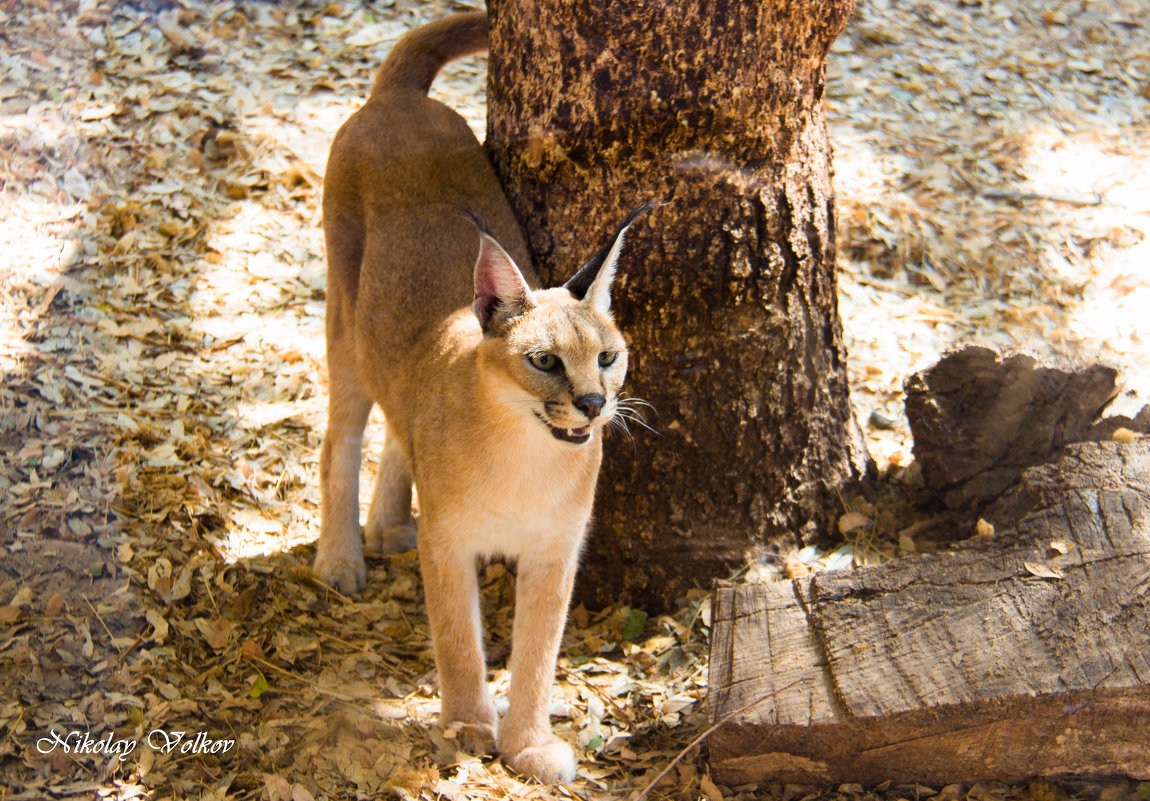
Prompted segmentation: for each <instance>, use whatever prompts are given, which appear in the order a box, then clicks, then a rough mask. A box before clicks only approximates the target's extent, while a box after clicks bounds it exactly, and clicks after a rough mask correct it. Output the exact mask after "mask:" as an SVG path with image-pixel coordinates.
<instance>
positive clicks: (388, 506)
mask: <svg viewBox="0 0 1150 801" xmlns="http://www.w3.org/2000/svg"><path fill="white" fill-rule="evenodd" d="M384 436H385V438H384V441H383V454H382V455H381V456H380V458H379V472H378V473H376V476H375V492H374V493H373V494H372V497H371V508H370V509H369V510H368V513H367V528H366V529H365V531H364V544H365V546H366V548H367V552H368V553H375V554H378V553H397V552H401V551H409V550H411V549H412V548H414V547H415V521H414V520H413V519H412V517H411V465H410V463H409V462H408V459H407V454H405V453H404V452H403V447H402V446H401V445H400V442H399V438H398V437H397V436H396V435H395V434H394V433H393V432H392V430H391V428H390V427H388V429H387V433H386V434H385V435H384Z"/></svg>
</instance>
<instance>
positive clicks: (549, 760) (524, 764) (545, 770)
mask: <svg viewBox="0 0 1150 801" xmlns="http://www.w3.org/2000/svg"><path fill="white" fill-rule="evenodd" d="M503 762H504V764H506V765H507V766H508V767H509V768H511V769H512V770H513V771H515V772H516V773H518V774H520V775H521V776H524V777H526V778H529V779H535V780H536V781H538V782H540V783H541V784H567V783H569V782H573V781H575V752H574V751H572V750H571V746H569V745H567V743H565V742H563V741H562V740H560V739H559V738H558V737H556V738H554V739H552V740H551V741H550V742H547V743H544V744H543V745H530V746H528V747H526V748H524V749H522V750H520V751H517V752H515V753H513V754H506V753H505V754H504V755H503Z"/></svg>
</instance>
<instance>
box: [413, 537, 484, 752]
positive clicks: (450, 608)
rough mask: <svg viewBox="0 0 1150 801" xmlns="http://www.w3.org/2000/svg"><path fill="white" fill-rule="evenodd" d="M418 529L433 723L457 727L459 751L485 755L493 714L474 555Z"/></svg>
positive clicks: (445, 539)
mask: <svg viewBox="0 0 1150 801" xmlns="http://www.w3.org/2000/svg"><path fill="white" fill-rule="evenodd" d="M420 528H421V529H422V531H420V533H419V565H420V570H421V571H422V573H423V591H424V594H425V595H426V597H427V615H428V618H429V619H430V621H431V639H432V644H433V645H434V647H435V666H436V668H437V669H438V671H439V697H440V701H441V709H440V715H439V722H440V725H442V726H443V728H444V729H449V728H452V727H453V726H454V727H455V728H457V730H458V736H459V738H460V742H461V744H462V746H463V748H464V750H466V751H469V752H471V753H473V754H482V753H490V752H491V748H492V746H494V744H495V728H496V715H495V704H494V703H493V702H492V700H491V693H490V692H489V691H488V689H487V664H486V662H485V661H484V658H483V636H482V629H481V625H482V624H481V621H480V617H479V584H478V580H477V578H476V562H475V555H474V554H472V553H466V552H464V551H462V550H461V549H456V548H450V547H448V542H450V540H448V539H447V538H445V537H443V536H441V534H442V532H441V531H438V530H437V529H436V527H435V525H434V523H432V522H431V521H427V520H424V521H423V522H422V523H421V525H420ZM456 724H461V726H456Z"/></svg>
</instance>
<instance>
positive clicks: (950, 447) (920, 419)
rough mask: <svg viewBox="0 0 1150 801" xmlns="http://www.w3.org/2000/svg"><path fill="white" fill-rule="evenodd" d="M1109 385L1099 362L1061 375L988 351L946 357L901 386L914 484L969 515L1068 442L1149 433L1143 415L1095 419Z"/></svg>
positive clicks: (1114, 391) (1112, 391)
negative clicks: (1122, 432)
mask: <svg viewBox="0 0 1150 801" xmlns="http://www.w3.org/2000/svg"><path fill="white" fill-rule="evenodd" d="M1117 379H1118V371H1117V370H1115V369H1114V368H1112V367H1106V366H1104V365H1101V364H1092V365H1090V366H1089V367H1086V368H1083V369H1081V370H1066V369H1059V368H1057V367H1050V366H1046V365H1040V364H1038V363H1037V362H1036V361H1035V360H1034V359H1033V358H1031V357H1029V356H1025V355H1022V354H1016V355H1013V356H1008V357H1000V356H999V355H998V354H997V353H996V352H995V351H993V350H989V349H988V348H978V347H967V348H963V349H961V350H957V351H954V352H952V353H948V354H947V355H946V356H945V357H943V358H942V359H941V360H940V361H939V363H938V364H936V365H935V366H934V367H931V368H930V369H929V370H925V371H923V372H921V373H916V374H915V375H913V376H911V377H910V378H909V379H908V380H907V382H906V416H907V420H908V421H909V422H910V430H911V433H912V434H913V435H914V457H915V460H916V461H917V462H918V463H919V465H920V466H921V467H922V477H923V480H924V481H925V482H926V485H927V487H928V488H930V489H932V490H934V491H935V492H937V493H938V494H939V495H940V496H941V497H942V499H943V501H944V502H945V503H946V505H947V507H949V508H950V509H955V510H962V511H976V510H978V509H980V508H981V507H983V506H985V505H986V504H987V503H989V502H991V501H993V500H995V499H996V498H998V497H999V496H1000V495H1002V493H1003V492H1005V491H1006V490H1007V489H1009V488H1010V487H1011V486H1013V485H1014V484H1015V482H1017V481H1018V478H1019V476H1021V475H1022V471H1023V470H1025V469H1026V468H1027V467H1030V466H1031V465H1035V464H1041V463H1042V462H1045V461H1047V460H1048V459H1051V458H1053V457H1054V456H1055V454H1057V453H1058V450H1059V449H1060V448H1061V447H1062V446H1063V445H1065V444H1067V443H1069V442H1086V441H1090V440H1106V439H1110V436H1111V434H1113V432H1114V430H1115V429H1117V428H1119V427H1126V428H1129V429H1131V430H1133V431H1141V432H1143V433H1147V432H1150V409H1144V410H1143V412H1142V414H1140V415H1138V417H1137V418H1136V419H1135V420H1130V419H1129V418H1125V417H1108V418H1106V419H1104V420H1099V419H1098V418H1099V415H1100V414H1101V413H1102V410H1103V409H1104V408H1105V407H1106V406H1107V405H1108V404H1109V403H1110V402H1111V401H1113V400H1114V398H1116V397H1117V396H1118V393H1119V390H1120V387H1119V385H1118V381H1117Z"/></svg>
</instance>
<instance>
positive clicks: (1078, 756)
mask: <svg viewBox="0 0 1150 801" xmlns="http://www.w3.org/2000/svg"><path fill="white" fill-rule="evenodd" d="M1002 386H1003V388H1004V390H1005V389H1006V387H1007V385H1006V384H1003V385H1002ZM991 406H992V407H993V404H991ZM1099 408H1100V407H1099ZM1096 413H1097V409H1096V410H1095V414H1096ZM1144 416H1146V412H1145V410H1144V412H1143V414H1142V415H1139V418H1138V419H1139V420H1141V419H1142V418H1143V417H1144ZM1087 422H1088V423H1092V421H1087ZM971 425H972V426H975V427H977V426H978V425H979V424H978V422H977V421H975V422H973V423H971ZM1087 427H1088V428H1090V427H1091V426H1090V425H1088V426H1087ZM1112 429H1113V425H1110V427H1109V429H1107V430H1112ZM1059 453H1060V455H1059V456H1057V457H1056V458H1055V459H1053V460H1052V461H1050V462H1047V463H1045V464H1040V465H1038V466H1036V467H1030V468H1028V469H1025V470H1023V469H1022V468H1021V467H1020V468H1019V470H1018V471H1017V474H1016V475H1015V477H1014V478H1013V479H1012V480H1011V481H1010V483H1011V484H1013V488H1012V489H1011V490H1010V491H1008V492H1007V493H1006V494H1005V495H1003V496H1002V497H1001V498H1000V499H998V500H997V501H996V502H994V503H993V504H992V505H990V506H988V507H986V508H984V509H983V511H982V516H983V517H984V518H985V519H986V520H987V521H988V522H989V523H991V524H992V525H993V527H994V532H995V533H994V534H993V535H992V536H975V537H972V538H970V539H968V540H966V541H965V542H963V543H962V544H961V545H959V546H957V547H956V548H955V549H953V550H951V551H945V552H938V553H932V554H923V555H919V556H914V557H907V558H903V559H900V560H897V561H894V562H891V563H888V564H886V565H881V566H876V567H869V568H862V569H858V570H855V571H840V572H830V573H820V574H816V575H813V576H808V577H804V578H800V579H795V580H794V581H792V582H789V583H779V584H772V585H752V586H740V587H725V588H720V589H719V590H718V591H717V592H716V595H715V603H714V617H715V619H714V624H713V641H712V646H711V695H710V698H711V715H712V719H713V720H714V721H715V722H717V721H719V720H723V719H724V718H727V717H730V720H729V721H728V722H727V723H726V724H724V725H723V726H721V727H720V728H719V729H718V730H717V731H715V733H714V734H713V735H712V736H711V740H710V743H711V745H710V748H711V763H712V766H713V768H714V771H715V774H716V777H717V779H718V780H720V781H722V782H723V783H725V784H728V785H739V784H746V783H753V782H760V781H771V782H780V781H781V782H815V783H822V784H833V783H839V782H862V783H879V782H882V781H885V780H888V779H889V780H895V781H920V782H927V783H935V784H945V783H952V782H964V781H967V782H968V781H977V780H985V779H996V780H1011V779H1017V778H1024V777H1027V776H1033V775H1036V774H1040V775H1041V774H1045V775H1052V774H1068V773H1072V774H1079V775H1103V776H1104V775H1116V774H1125V775H1128V776H1131V777H1135V778H1139V779H1150V685H1148V684H1147V682H1150V440H1146V439H1138V440H1136V441H1133V442H1084V443H1078V444H1069V445H1065V446H1063V447H1062V448H1061V450H1060V451H1059ZM995 464H1001V461H999V462H996V463H995ZM977 475H978V473H977V471H975V472H973V473H972V474H971V476H973V477H977ZM970 533H971V534H974V532H973V531H971V532H970ZM759 699H763V700H762V701H761V703H758V704H755V705H754V706H752V707H750V708H748V709H745V710H744V711H741V712H738V710H740V709H741V708H743V707H746V706H747V705H748V704H752V703H753V702H755V701H757V700H759Z"/></svg>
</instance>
